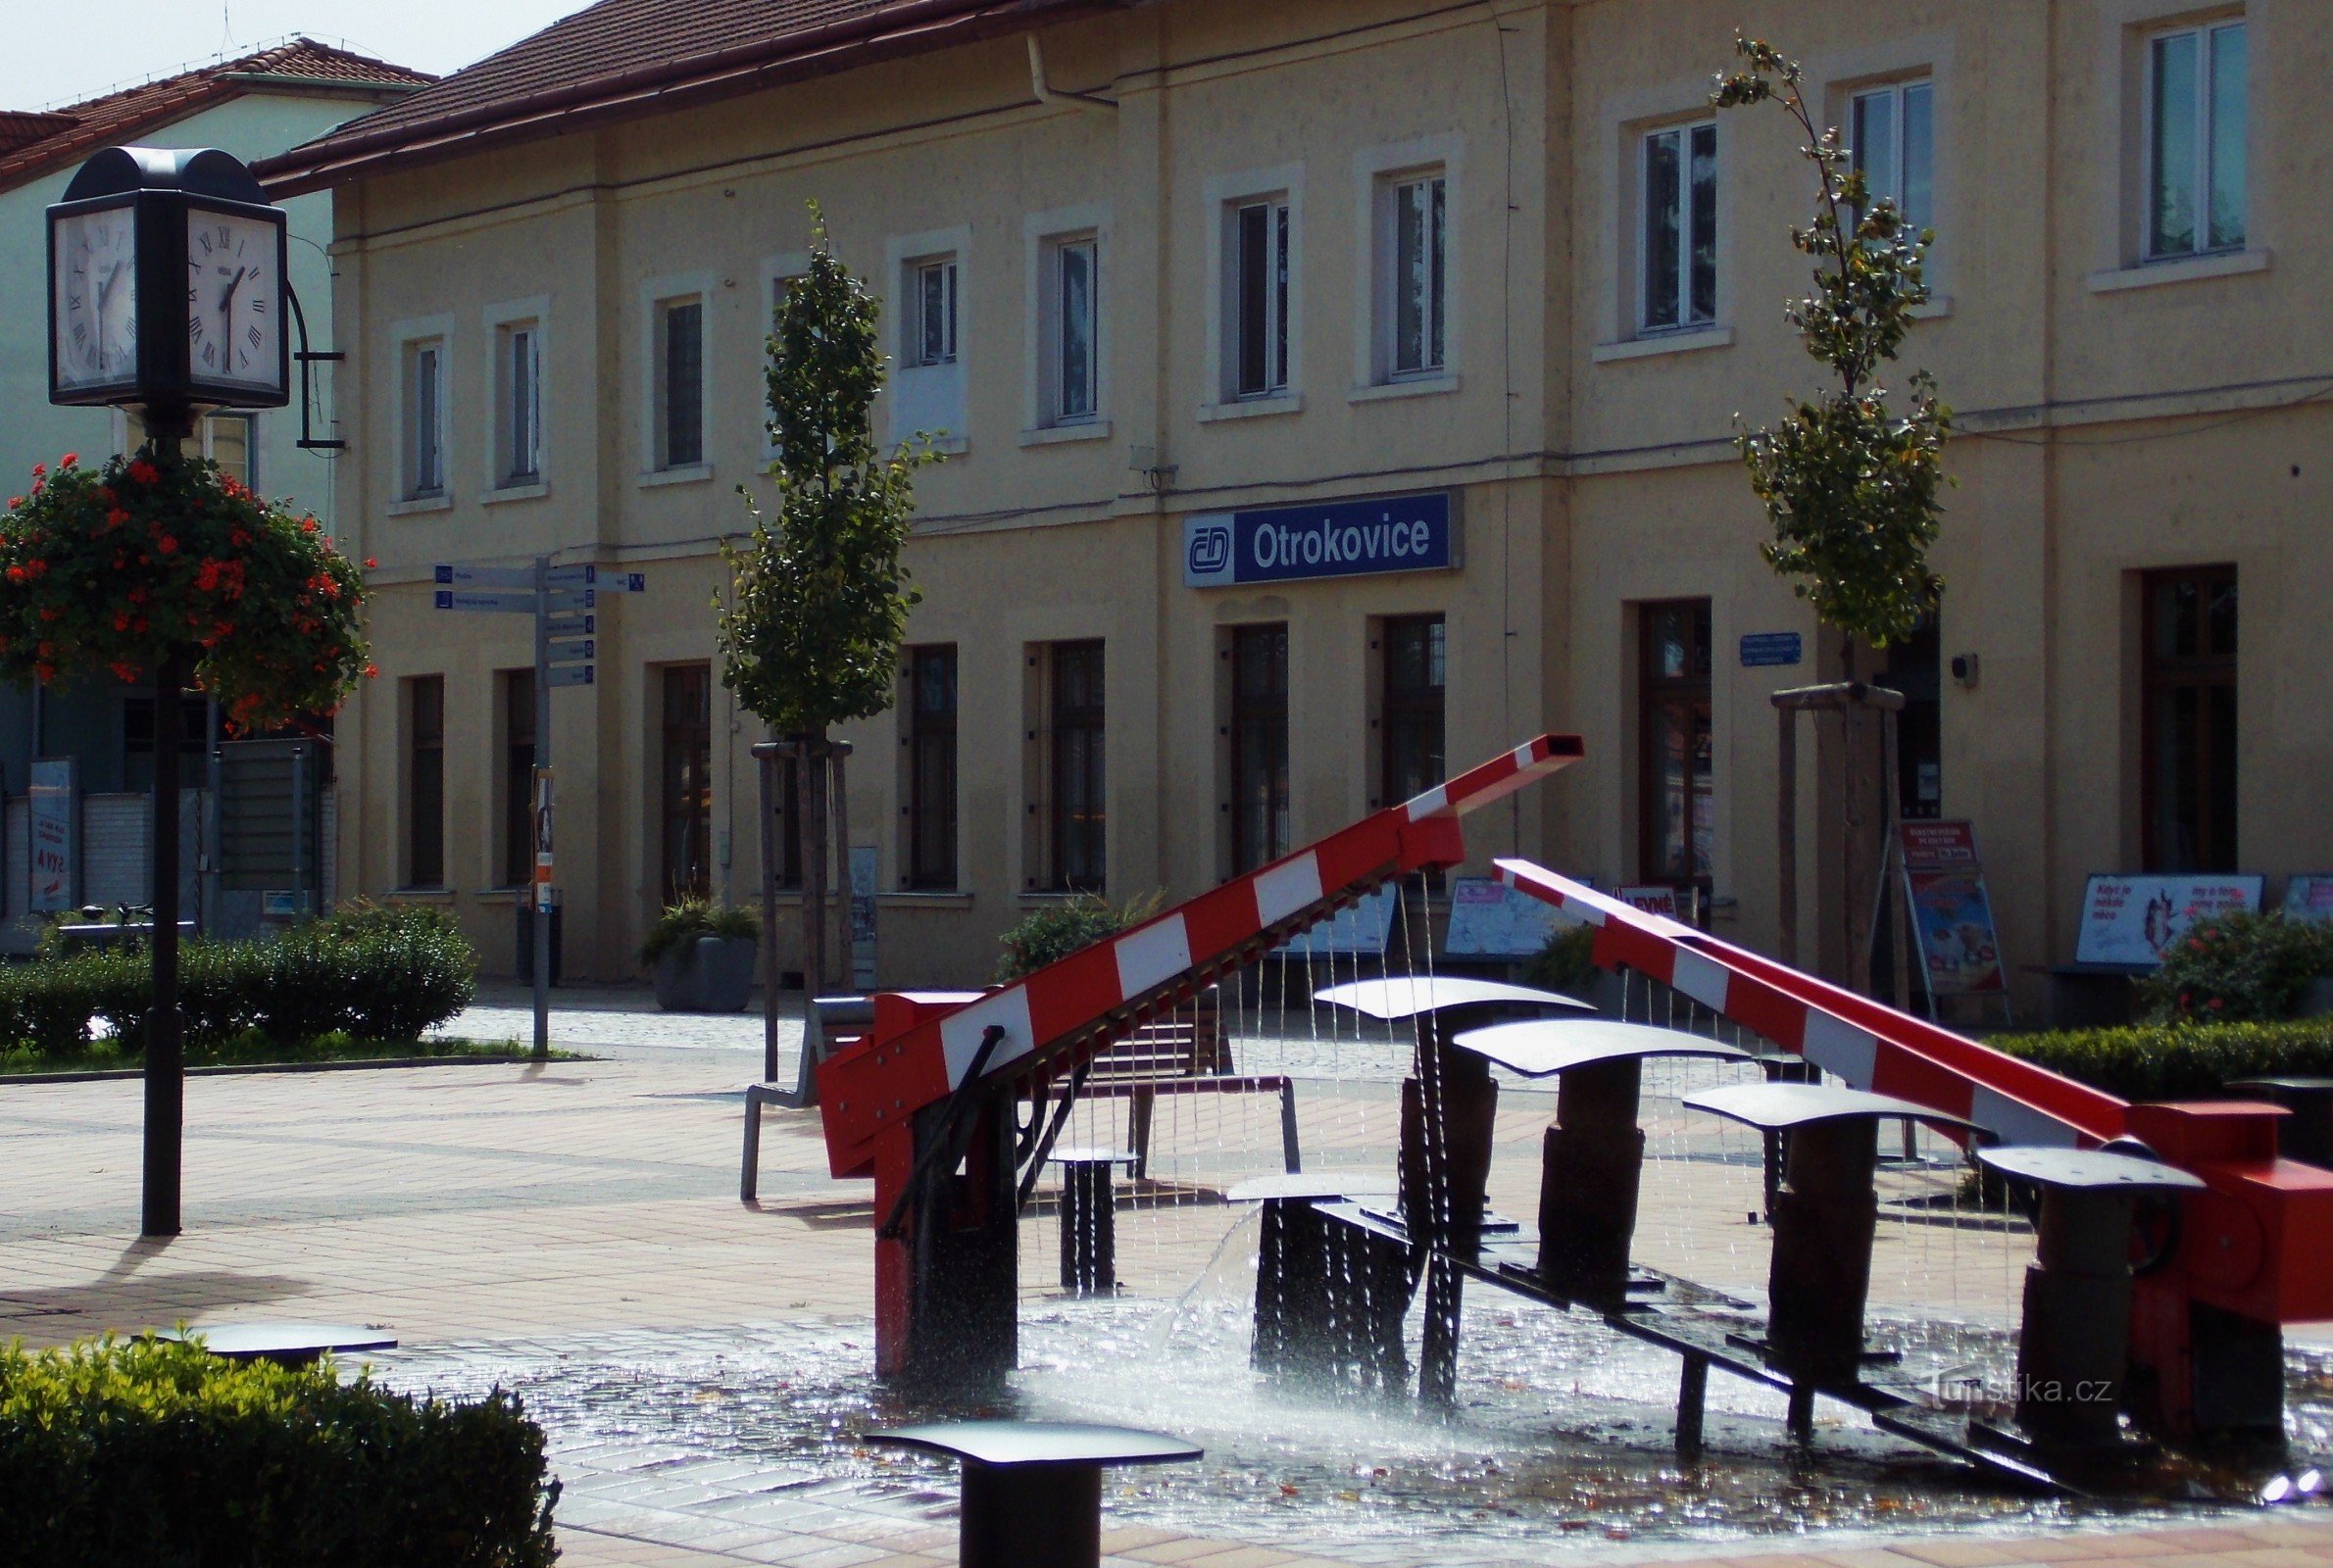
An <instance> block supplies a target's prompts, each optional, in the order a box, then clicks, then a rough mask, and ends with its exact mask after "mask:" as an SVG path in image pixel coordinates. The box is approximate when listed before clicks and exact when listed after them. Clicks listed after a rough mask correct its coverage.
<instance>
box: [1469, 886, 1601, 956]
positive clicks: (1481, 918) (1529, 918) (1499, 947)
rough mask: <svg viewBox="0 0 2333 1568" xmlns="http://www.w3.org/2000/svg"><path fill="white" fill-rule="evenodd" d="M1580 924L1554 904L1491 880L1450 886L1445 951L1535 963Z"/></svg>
mask: <svg viewBox="0 0 2333 1568" xmlns="http://www.w3.org/2000/svg"><path fill="white" fill-rule="evenodd" d="M1576 924H1578V922H1577V921H1576V920H1573V919H1572V918H1571V917H1570V916H1568V915H1566V914H1565V913H1564V911H1563V910H1561V909H1559V908H1557V907H1555V906H1554V905H1552V904H1549V903H1547V902H1546V901H1544V900H1541V899H1534V898H1531V897H1529V896H1527V895H1525V894H1521V893H1517V892H1515V891H1514V889H1513V888H1511V887H1509V886H1507V885H1506V884H1505V883H1503V882H1496V881H1493V880H1492V879H1491V878H1489V877H1487V876H1462V877H1459V878H1457V879H1456V880H1454V881H1453V882H1452V883H1451V884H1450V926H1449V929H1448V930H1447V931H1446V932H1445V933H1444V934H1443V938H1442V952H1443V954H1444V955H1445V956H1449V957H1453V958H1532V957H1537V956H1539V950H1540V949H1542V948H1544V947H1546V946H1547V944H1548V939H1549V938H1551V937H1553V936H1554V935H1555V934H1556V933H1557V932H1559V931H1564V930H1566V929H1568V928H1570V927H1571V926H1573V925H1576Z"/></svg>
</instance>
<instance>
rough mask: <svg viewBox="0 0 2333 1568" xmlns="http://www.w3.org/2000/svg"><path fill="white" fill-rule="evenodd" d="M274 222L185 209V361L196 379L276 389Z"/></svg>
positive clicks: (278, 327)
mask: <svg viewBox="0 0 2333 1568" xmlns="http://www.w3.org/2000/svg"><path fill="white" fill-rule="evenodd" d="M279 249H280V247H279V246H278V245H277V243H276V230H275V225H274V224H273V223H271V222H267V221H264V220H261V219H256V218H249V217H245V216H242V215H240V214H235V213H215V212H206V211H204V210H203V209H202V208H199V207H191V208H188V209H187V212H186V364H187V368H188V369H189V370H190V371H191V372H192V373H193V375H194V378H195V379H196V380H198V381H224V382H228V383H231V384H233V385H236V386H248V387H266V388H279V387H280V386H281V384H282V377H283V350H282V341H283V338H282V334H283V319H282V301H283V280H282V279H281V278H279V277H277V276H276V275H275V274H276V264H277V261H278V252H279Z"/></svg>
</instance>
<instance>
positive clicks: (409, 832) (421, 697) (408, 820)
mask: <svg viewBox="0 0 2333 1568" xmlns="http://www.w3.org/2000/svg"><path fill="white" fill-rule="evenodd" d="M405 735H406V752H405V885H406V886H407V887H409V888H442V887H444V886H445V885H446V682H445V677H444V676H443V675H417V676H415V677H413V678H412V679H411V680H408V681H407V682H406V683H405Z"/></svg>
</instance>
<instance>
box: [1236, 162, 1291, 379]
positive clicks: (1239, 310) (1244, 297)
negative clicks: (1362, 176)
mask: <svg viewBox="0 0 2333 1568" xmlns="http://www.w3.org/2000/svg"><path fill="white" fill-rule="evenodd" d="M1229 239H1230V253H1231V254H1230V256H1229V258H1228V260H1229V263H1230V266H1229V268H1228V270H1229V272H1230V276H1231V285H1232V287H1231V296H1232V308H1231V312H1230V321H1229V326H1230V334H1229V335H1230V338H1231V366H1232V373H1231V392H1232V394H1233V395H1234V396H1236V397H1243V398H1260V397H1271V396H1273V395H1275V394H1277V393H1281V392H1285V391H1287V390H1288V306H1289V253H1290V240H1291V230H1290V222H1289V210H1288V199H1287V198H1286V197H1285V196H1274V197H1268V198H1266V199H1264V200H1261V201H1250V202H1242V203H1239V204H1238V205H1237V206H1235V207H1234V208H1233V209H1232V212H1231V223H1230V235H1229Z"/></svg>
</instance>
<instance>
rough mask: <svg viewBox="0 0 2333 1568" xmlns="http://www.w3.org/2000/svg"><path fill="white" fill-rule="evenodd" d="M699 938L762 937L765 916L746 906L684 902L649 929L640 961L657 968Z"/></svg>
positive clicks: (670, 907) (657, 920) (751, 939)
mask: <svg viewBox="0 0 2333 1568" xmlns="http://www.w3.org/2000/svg"><path fill="white" fill-rule="evenodd" d="M699 937H743V938H744V939H745V940H746V941H748V942H759V941H760V940H761V938H762V917H761V916H760V915H758V914H756V913H755V912H754V911H753V910H752V909H750V908H748V907H745V906H744V905H742V904H716V903H714V902H713V901H712V900H711V899H682V900H681V901H680V902H679V903H678V904H674V905H669V906H667V907H666V908H665V912H664V913H662V914H660V915H658V916H657V917H656V923H655V924H654V925H652V926H650V927H649V928H648V935H647V936H646V937H645V938H644V939H643V940H642V941H641V943H640V962H641V964H642V965H643V966H644V967H646V968H650V969H653V968H655V967H656V965H657V963H658V961H659V960H660V959H662V958H663V957H664V956H665V955H666V954H668V953H670V952H672V951H673V950H674V949H675V948H680V947H684V946H686V945H687V944H689V943H692V942H694V941H696V940H697V939H698V938H699Z"/></svg>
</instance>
